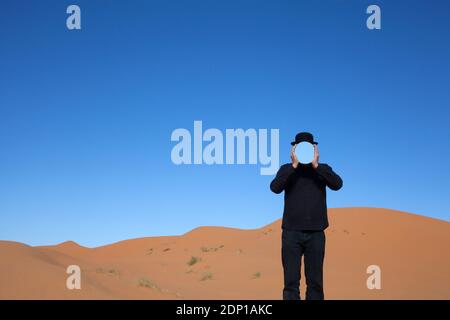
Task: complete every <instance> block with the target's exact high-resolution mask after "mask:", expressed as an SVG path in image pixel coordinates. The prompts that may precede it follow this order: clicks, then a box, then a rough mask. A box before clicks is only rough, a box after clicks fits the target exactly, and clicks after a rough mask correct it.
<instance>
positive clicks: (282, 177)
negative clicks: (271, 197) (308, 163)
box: [270, 164, 295, 193]
mask: <svg viewBox="0 0 450 320" xmlns="http://www.w3.org/2000/svg"><path fill="white" fill-rule="evenodd" d="M294 171H295V169H294V168H293V167H292V165H291V164H287V165H283V166H281V168H280V169H279V170H278V172H277V175H276V177H275V179H273V180H272V182H271V183H270V190H272V192H275V193H281V192H283V191H284V189H285V188H286V186H287V183H288V179H289V177H290V175H291V174H292V173H294Z"/></svg>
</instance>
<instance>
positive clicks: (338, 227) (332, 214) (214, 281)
mask: <svg viewBox="0 0 450 320" xmlns="http://www.w3.org/2000/svg"><path fill="white" fill-rule="evenodd" d="M329 219H330V227H329V228H328V229H327V231H326V233H327V252H326V258H325V297H326V298H327V299H450V272H449V271H450V253H449V252H450V251H449V248H450V223H449V222H446V221H441V220H436V219H431V218H427V217H423V216H419V215H414V214H408V213H404V212H399V211H393V210H386V209H374V208H343V209H330V210H329ZM280 232H281V230H280V220H277V221H275V222H274V223H272V224H269V225H267V226H264V227H262V228H260V229H254V230H240V229H232V228H223V227H200V228H196V229H194V230H192V231H190V232H188V233H186V234H184V235H181V236H168V237H149V238H140V239H132V240H125V241H122V242H118V243H115V244H111V245H107V246H103V247H98V248H92V249H90V248H85V247H82V246H80V245H78V244H76V243H75V242H72V241H68V242H64V243H62V244H59V245H56V246H45V247H30V246H27V245H25V244H21V243H17V242H11V241H0V282H1V286H0V299H280V298H281V290H282V282H283V278H282V268H281V253H280V245H281V243H280V240H281V235H280ZM69 265H79V266H80V268H81V270H82V271H81V274H82V277H81V286H82V288H81V290H68V289H67V288H66V279H67V277H68V274H66V268H67V266H69ZM369 265H378V266H380V267H381V272H382V273H381V286H382V288H381V289H380V290H369V289H367V286H366V279H367V277H368V276H369V275H368V274H367V273H366V268H367V266H369ZM304 289H305V288H304V286H302V293H303V292H304Z"/></svg>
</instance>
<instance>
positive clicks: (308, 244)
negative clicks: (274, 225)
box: [281, 229, 325, 300]
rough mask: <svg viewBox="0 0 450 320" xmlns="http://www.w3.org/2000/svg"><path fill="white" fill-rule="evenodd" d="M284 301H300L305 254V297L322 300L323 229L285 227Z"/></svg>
mask: <svg viewBox="0 0 450 320" xmlns="http://www.w3.org/2000/svg"><path fill="white" fill-rule="evenodd" d="M281 237H282V242H281V243H282V248H281V257H282V262H283V272H284V289H283V300H300V290H299V286H300V266H301V259H302V256H303V257H304V266H305V277H306V300H323V299H324V295H323V260H324V257H325V233H324V232H323V231H295V230H286V229H283V230H282V236H281Z"/></svg>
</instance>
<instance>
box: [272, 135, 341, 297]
mask: <svg viewBox="0 0 450 320" xmlns="http://www.w3.org/2000/svg"><path fill="white" fill-rule="evenodd" d="M303 141H307V142H309V143H311V144H313V145H314V160H313V161H312V162H311V163H310V164H307V165H304V164H300V163H299V161H298V159H297V156H296V155H295V147H296V146H297V144H299V143H300V142H303ZM291 145H292V149H291V163H288V164H284V165H282V166H281V167H280V169H279V170H278V173H277V175H276V177H275V179H273V181H272V183H271V184H270V189H271V190H272V191H273V192H275V193H277V194H278V193H281V192H283V191H284V212H283V222H282V248H281V255H282V263H283V272H284V289H283V299H284V300H299V299H300V290H299V285H300V263H301V258H302V256H304V266H305V277H306V285H307V289H306V299H307V300H323V299H324V294H323V260H324V256H325V233H324V230H325V229H326V228H327V227H328V217H327V204H326V187H328V188H330V189H331V190H339V189H340V188H341V187H342V179H341V178H340V177H339V176H338V175H337V174H336V173H334V172H333V170H332V169H331V167H330V166H328V165H327V164H324V163H319V149H318V147H317V142H315V141H314V138H313V135H312V134H311V133H309V132H300V133H298V134H297V135H296V136H295V141H293V142H291Z"/></svg>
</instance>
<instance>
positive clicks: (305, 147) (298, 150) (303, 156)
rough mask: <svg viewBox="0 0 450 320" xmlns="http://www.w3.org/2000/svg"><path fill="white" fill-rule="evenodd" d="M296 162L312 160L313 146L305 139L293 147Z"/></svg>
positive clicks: (309, 161)
mask: <svg viewBox="0 0 450 320" xmlns="http://www.w3.org/2000/svg"><path fill="white" fill-rule="evenodd" d="M295 154H296V156H297V159H298V162H300V163H302V164H308V163H311V162H312V161H313V160H314V146H313V145H312V144H311V143H309V142H306V141H303V142H300V143H299V144H297V146H296V147H295Z"/></svg>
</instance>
